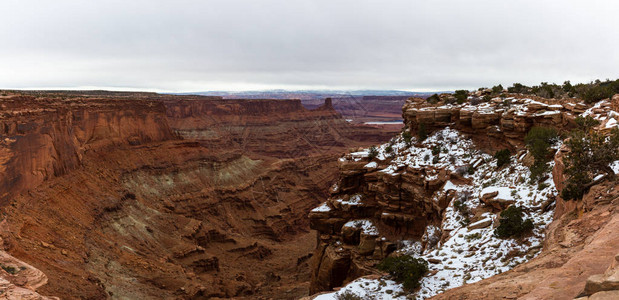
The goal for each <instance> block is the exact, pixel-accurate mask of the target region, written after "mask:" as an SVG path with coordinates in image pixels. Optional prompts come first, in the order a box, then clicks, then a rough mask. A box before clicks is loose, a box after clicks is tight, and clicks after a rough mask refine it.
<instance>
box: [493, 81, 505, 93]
mask: <svg viewBox="0 0 619 300" xmlns="http://www.w3.org/2000/svg"><path fill="white" fill-rule="evenodd" d="M502 92H503V86H502V85H500V84H499V85H495V86H493V87H492V94H494V95H498V94H500V93H502Z"/></svg>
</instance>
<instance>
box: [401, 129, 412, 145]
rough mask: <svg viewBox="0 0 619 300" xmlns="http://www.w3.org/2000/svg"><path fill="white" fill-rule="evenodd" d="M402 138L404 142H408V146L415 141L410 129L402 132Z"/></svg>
mask: <svg viewBox="0 0 619 300" xmlns="http://www.w3.org/2000/svg"><path fill="white" fill-rule="evenodd" d="M402 138H403V139H404V143H406V146H409V147H410V145H411V144H412V141H413V135H412V134H411V132H410V131H408V130H407V131H404V132H402Z"/></svg>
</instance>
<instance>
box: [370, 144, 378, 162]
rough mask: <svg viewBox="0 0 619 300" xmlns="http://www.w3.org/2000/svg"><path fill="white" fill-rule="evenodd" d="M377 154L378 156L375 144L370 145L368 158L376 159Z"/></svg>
mask: <svg viewBox="0 0 619 300" xmlns="http://www.w3.org/2000/svg"><path fill="white" fill-rule="evenodd" d="M376 156H378V148H376V147H375V146H372V147H370V150H369V153H368V158H370V159H374V158H375V157H376Z"/></svg>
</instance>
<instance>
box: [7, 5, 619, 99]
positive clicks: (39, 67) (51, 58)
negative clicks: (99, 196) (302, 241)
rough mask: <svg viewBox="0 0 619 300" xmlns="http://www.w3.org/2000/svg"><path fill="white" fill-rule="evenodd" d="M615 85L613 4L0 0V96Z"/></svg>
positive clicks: (618, 29)
mask: <svg viewBox="0 0 619 300" xmlns="http://www.w3.org/2000/svg"><path fill="white" fill-rule="evenodd" d="M618 77H619V1H612V0H609V1H596V0H587V1H584V0H583V1H573V0H563V1H558V0H557V1H552V0H549V1H542V0H535V1H528V0H523V1H498V0H487V1H480V0H471V1H459V0H451V1H447V0H442V1H441V0H419V1H411V0H409V1H404V0H402V1H395V0H394V1H389V0H383V1H362V0H355V1H343V0H340V1H338V0H330V1H323V0H316V1H304V0H287V1H275V0H260V1H256V0H245V1H241V0H225V1H223V0H222V1H217V0H215V1H189V0H176V1H172V0H170V1H157V0H148V1H146V0H143V1H129V0H125V1H109V0H104V1H84V0H75V1H66V0H57V1H29V0H20V1H14V0H2V1H0V88H107V89H129V90H153V91H174V92H180V91H206V90H255V89H271V88H285V89H314V88H320V89H322V88H326V89H401V90H416V91H429V90H451V89H457V88H467V89H472V88H477V87H481V86H491V85H494V84H497V83H502V84H503V85H505V86H507V85H511V83H513V82H521V83H524V84H538V83H539V82H541V81H548V82H556V83H562V82H563V81H564V80H572V82H583V81H591V80H593V79H596V78H600V79H606V78H611V79H615V78H618Z"/></svg>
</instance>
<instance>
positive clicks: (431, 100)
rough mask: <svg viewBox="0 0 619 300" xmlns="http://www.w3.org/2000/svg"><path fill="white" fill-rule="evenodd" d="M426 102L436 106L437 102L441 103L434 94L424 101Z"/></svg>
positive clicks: (439, 98)
mask: <svg viewBox="0 0 619 300" xmlns="http://www.w3.org/2000/svg"><path fill="white" fill-rule="evenodd" d="M426 101H428V102H429V103H432V104H436V103H438V102H439V101H441V97H439V95H438V94H434V95H432V96H430V97H428V99H426Z"/></svg>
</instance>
